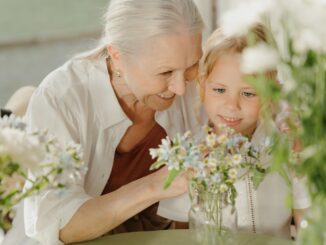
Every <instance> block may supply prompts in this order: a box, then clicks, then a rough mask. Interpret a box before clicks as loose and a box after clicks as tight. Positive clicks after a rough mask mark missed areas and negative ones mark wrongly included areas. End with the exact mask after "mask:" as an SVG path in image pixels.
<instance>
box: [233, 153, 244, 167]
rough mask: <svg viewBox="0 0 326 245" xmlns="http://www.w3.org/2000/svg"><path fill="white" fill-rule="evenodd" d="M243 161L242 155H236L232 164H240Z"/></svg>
mask: <svg viewBox="0 0 326 245" xmlns="http://www.w3.org/2000/svg"><path fill="white" fill-rule="evenodd" d="M241 161H242V156H241V155H240V154H235V155H233V156H232V163H233V164H234V165H238V164H240V163H241Z"/></svg>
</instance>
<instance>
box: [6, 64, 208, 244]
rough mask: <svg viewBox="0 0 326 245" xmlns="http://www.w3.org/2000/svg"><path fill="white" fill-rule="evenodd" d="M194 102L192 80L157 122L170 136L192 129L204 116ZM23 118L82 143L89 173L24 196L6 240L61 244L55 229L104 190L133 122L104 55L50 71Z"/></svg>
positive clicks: (195, 101) (37, 126) (7, 242)
mask: <svg viewBox="0 0 326 245" xmlns="http://www.w3.org/2000/svg"><path fill="white" fill-rule="evenodd" d="M196 103H198V99H197V92H196V85H195V83H194V82H190V83H189V85H188V86H187V89H186V94H185V95H184V96H182V97H179V96H177V98H176V99H175V101H174V103H173V105H172V106H171V107H170V108H169V109H167V110H165V111H162V112H157V113H156V115H155V120H156V121H157V122H158V123H159V124H160V125H161V126H162V127H163V128H164V129H165V131H166V133H167V134H168V135H169V136H173V135H175V134H176V133H178V132H180V133H184V132H185V131H187V130H192V131H193V132H196V131H198V130H200V127H201V124H202V123H201V122H200V121H199V118H203V117H204V114H203V113H202V112H199V110H198V106H196ZM199 114H200V115H199ZM26 119H27V123H28V124H29V125H30V126H31V127H32V128H33V129H36V128H38V129H45V128H46V129H49V131H50V132H51V133H53V134H54V135H56V136H57V137H58V138H59V140H61V141H62V142H63V143H64V142H69V141H75V142H77V143H80V144H81V145H82V147H83V150H84V160H85V162H86V164H87V166H88V172H87V174H86V176H85V177H84V179H83V180H82V181H81V182H80V183H77V184H76V185H74V186H72V187H70V188H69V189H68V190H66V191H63V192H62V191H53V190H48V191H43V192H42V193H41V194H39V195H37V196H35V197H30V198H27V199H25V201H24V202H23V205H22V206H23V209H22V208H19V209H18V214H17V217H16V219H15V222H14V228H13V229H12V231H11V232H9V234H8V235H7V237H6V241H5V243H4V244H20V245H23V244H42V245H54V244H62V243H61V242H60V241H59V230H60V229H61V228H63V227H64V226H65V225H66V224H67V223H68V221H69V220H70V219H71V217H72V216H73V215H74V213H75V212H76V211H77V209H78V208H79V207H80V206H81V205H82V204H83V203H84V202H86V201H87V200H88V199H90V198H92V197H96V196H99V195H100V194H101V193H102V191H103V188H104V187H105V184H106V182H107V181H108V178H109V176H110V173H111V169H112V164H113V160H114V159H113V158H114V153H115V149H116V147H117V145H118V143H119V142H120V140H121V138H122V136H123V135H124V133H125V132H126V130H127V128H128V127H129V126H130V125H131V124H132V122H131V121H130V120H129V119H128V117H127V116H126V115H125V113H124V112H123V110H122V109H121V107H120V105H119V103H118V100H117V98H116V95H115V93H114V90H113V88H112V86H111V83H110V80H109V76H108V72H107V67H106V61H105V59H104V58H102V59H98V60H87V59H74V60H71V61H69V62H67V63H66V64H64V65H63V66H62V67H60V68H58V69H57V70H55V71H53V72H52V73H50V74H49V75H48V76H47V77H46V78H45V79H44V81H43V82H42V83H41V85H40V86H39V88H38V89H37V91H36V92H35V93H34V95H33V97H32V99H31V102H30V104H29V107H28V111H27V115H26ZM23 216H24V222H23V221H22V217H23ZM23 229H25V232H24V230H23ZM24 233H25V234H26V235H27V236H28V237H26V236H25V235H24Z"/></svg>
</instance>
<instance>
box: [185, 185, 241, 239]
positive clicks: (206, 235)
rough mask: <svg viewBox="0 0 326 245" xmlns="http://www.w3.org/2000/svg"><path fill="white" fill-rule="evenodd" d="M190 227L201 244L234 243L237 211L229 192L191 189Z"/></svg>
mask: <svg viewBox="0 0 326 245" xmlns="http://www.w3.org/2000/svg"><path fill="white" fill-rule="evenodd" d="M190 199H191V202H192V204H191V208H190V211H189V228H190V229H191V231H192V234H193V236H194V239H195V240H196V241H197V243H198V244H201V245H212V244H218V245H223V244H234V243H235V239H234V237H235V236H234V234H235V231H236V230H237V212H236V210H235V208H234V207H233V206H232V205H231V203H230V202H229V200H228V193H227V192H225V193H212V192H209V191H204V190H198V189H195V190H191V192H190Z"/></svg>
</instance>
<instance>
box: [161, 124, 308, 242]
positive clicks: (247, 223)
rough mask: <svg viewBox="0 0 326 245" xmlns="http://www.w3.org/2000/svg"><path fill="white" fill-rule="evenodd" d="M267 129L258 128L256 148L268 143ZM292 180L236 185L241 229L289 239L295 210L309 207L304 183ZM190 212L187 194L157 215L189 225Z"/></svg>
mask: <svg viewBox="0 0 326 245" xmlns="http://www.w3.org/2000/svg"><path fill="white" fill-rule="evenodd" d="M266 125H267V124H265V123H264V122H262V123H260V124H259V126H258V128H257V129H256V131H255V133H254V135H253V138H252V143H253V144H259V143H260V142H261V141H262V140H264V139H265V136H266V135H267V134H266V131H267V126H266ZM268 125H269V127H270V126H271V124H268ZM262 162H263V163H265V164H269V162H270V156H263V158H262ZM290 180H291V182H292V186H289V185H287V184H286V182H285V181H284V179H283V178H282V177H281V176H280V175H278V174H277V173H272V174H268V175H267V176H266V177H265V179H264V180H263V182H262V183H261V184H260V185H259V187H258V189H257V190H254V188H253V184H252V181H251V180H250V178H249V177H248V178H246V179H244V180H242V181H238V182H237V183H236V184H235V185H236V189H237V191H238V197H237V199H236V209H237V225H238V229H239V230H244V231H249V232H254V229H255V232H257V233H264V234H270V235H273V236H279V237H284V238H290V237H291V234H290V222H291V217H292V209H304V208H308V207H309V206H310V198H309V195H308V192H307V189H306V186H305V179H298V178H297V177H295V176H293V175H290ZM250 193H251V195H250ZM289 197H292V201H293V205H292V207H289V208H287V205H286V203H287V200H288V199H289ZM189 209H190V200H189V197H188V195H187V194H184V195H182V196H179V197H176V198H172V199H168V200H164V201H161V202H160V206H159V210H158V214H159V215H161V216H163V217H166V218H169V219H174V220H178V221H182V222H187V221H188V212H189ZM224 219H227V217H225V218H224Z"/></svg>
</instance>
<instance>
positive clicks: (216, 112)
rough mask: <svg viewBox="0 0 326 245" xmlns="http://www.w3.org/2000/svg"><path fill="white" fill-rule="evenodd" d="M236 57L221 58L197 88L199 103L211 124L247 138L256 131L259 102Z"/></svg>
mask: <svg viewBox="0 0 326 245" xmlns="http://www.w3.org/2000/svg"><path fill="white" fill-rule="evenodd" d="M240 58H241V56H240V54H237V53H230V54H225V55H222V56H221V57H220V58H219V59H218V60H217V62H216V64H215V66H214V68H213V70H212V72H211V73H210V74H209V76H208V78H207V80H206V81H203V82H202V84H201V86H202V89H203V90H204V98H203V103H204V106H205V109H206V112H207V114H208V117H209V119H210V120H211V121H212V123H213V124H214V125H215V126H217V125H218V124H221V123H222V124H225V125H227V126H229V127H232V128H234V129H235V130H236V131H237V132H239V133H241V134H243V135H246V136H251V135H252V134H253V132H254V130H255V129H256V124H257V120H258V117H259V110H260V101H259V98H258V96H257V94H256V92H255V90H254V89H253V87H251V86H250V85H249V84H248V83H246V82H244V78H243V74H242V73H241V70H240Z"/></svg>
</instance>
